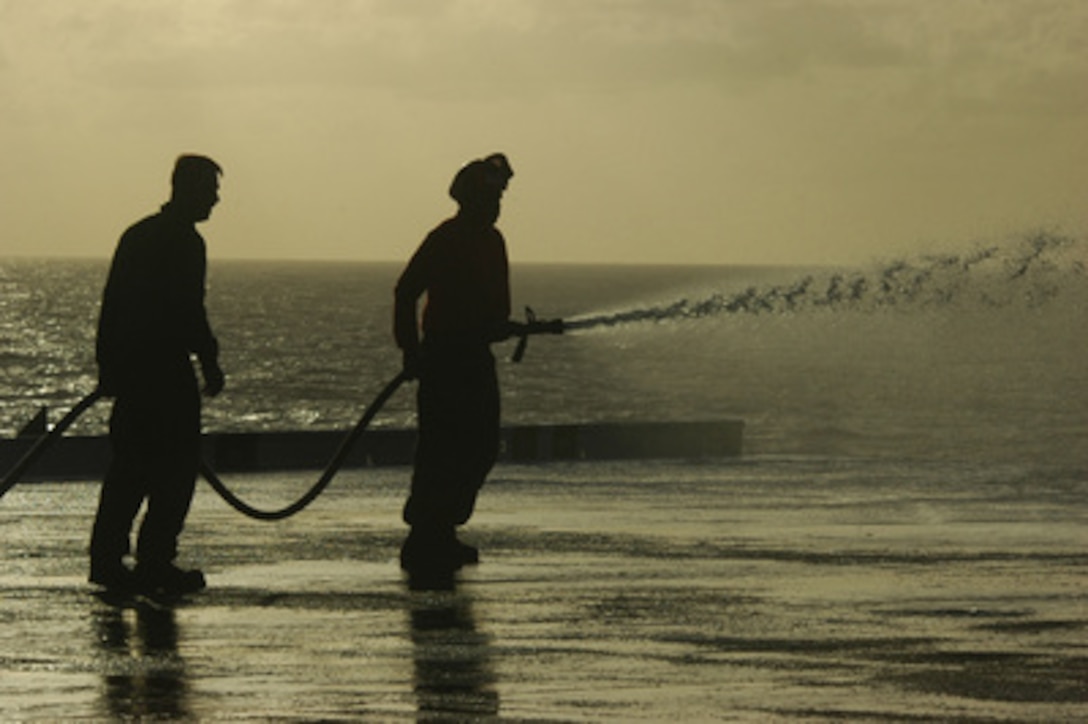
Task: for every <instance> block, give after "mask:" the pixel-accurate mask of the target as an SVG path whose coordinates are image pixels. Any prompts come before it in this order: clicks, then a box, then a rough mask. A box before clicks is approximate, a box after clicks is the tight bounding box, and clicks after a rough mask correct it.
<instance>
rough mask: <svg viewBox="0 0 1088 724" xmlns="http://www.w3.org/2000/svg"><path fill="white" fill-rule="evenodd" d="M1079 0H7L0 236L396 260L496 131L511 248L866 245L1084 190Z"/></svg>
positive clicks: (1033, 223)
mask: <svg viewBox="0 0 1088 724" xmlns="http://www.w3.org/2000/svg"><path fill="white" fill-rule="evenodd" d="M1086 38H1088V2H1085V1H1084V0H1068V1H1066V2H1051V1H1050V0H988V1H984V2H983V1H977V2H976V1H973V0H799V1H796V2H791V1H788V0H782V1H778V0H703V1H699V0H464V1H456V0H451V1H448V2H443V1H441V0H187V1H185V2H182V1H180V0H169V1H163V0H93V1H89V0H0V221H2V224H3V226H2V229H0V234H2V236H0V254H7V253H17V254H34V255H36V254H49V255H57V254H78V255H82V256H95V257H108V256H109V255H110V254H111V253H112V251H113V247H114V245H115V244H116V240H117V237H118V235H119V234H120V232H121V231H122V230H123V229H124V228H125V227H126V226H127V225H128V224H130V223H132V222H133V221H135V220H136V219H138V218H139V217H141V216H143V215H145V214H147V213H150V212H151V211H153V210H155V209H156V208H157V207H158V205H159V204H160V203H161V202H162V201H163V200H164V199H165V197H166V195H167V192H168V175H169V171H170V166H171V164H172V162H173V159H174V157H175V156H176V155H177V154H178V153H180V152H187V151H194V152H202V153H207V154H209V155H211V156H213V157H214V158H216V159H217V160H218V161H219V162H220V163H221V164H222V165H223V166H224V168H225V170H226V176H225V177H224V179H223V188H222V196H223V202H222V204H221V205H220V206H219V207H218V208H217V209H216V212H215V215H214V216H213V217H212V219H211V221H210V222H208V223H207V224H205V225H204V226H203V227H202V231H203V233H204V234H205V236H206V237H207V239H208V240H209V253H210V255H211V257H212V258H213V259H214V258H230V257H272V258H308V259H330V258H333V259H337V258H343V259H381V260H404V259H406V258H407V256H408V255H409V254H410V253H411V252H412V251H413V250H414V249H415V247H416V246H417V245H418V243H419V241H420V240H421V239H422V237H423V235H424V234H425V233H426V232H427V231H428V230H429V229H430V228H431V227H432V226H434V225H435V224H436V223H437V222H438V221H440V220H441V219H442V218H444V217H445V216H447V215H448V214H450V213H451V212H452V211H453V205H452V202H451V201H450V200H449V199H448V198H447V197H446V188H447V185H448V183H449V180H450V178H451V177H452V175H453V173H454V172H455V171H456V169H457V168H458V166H459V165H461V164H462V163H463V162H465V161H467V160H469V159H471V158H473V157H477V156H481V155H484V154H487V153H489V152H492V151H504V152H506V153H507V154H508V156H509V157H510V159H511V162H512V164H513V166H514V169H515V172H516V174H517V175H516V177H515V178H514V180H513V182H512V185H511V188H510V192H509V193H508V196H507V200H506V205H505V209H504V216H503V219H502V221H501V222H500V225H501V226H502V228H503V230H504V231H505V232H506V235H507V239H508V242H509V245H510V253H511V258H512V260H513V261H514V262H515V263H516V262H517V261H559V262H582V261H602V262H619V261H635V262H681V263H689V262H694V263H750V262H775V263H799V262H805V263H810V262H839V261H847V262H864V261H868V260H871V259H877V258H885V257H888V256H895V255H900V254H911V253H916V252H920V251H932V250H936V249H946V248H951V247H955V246H957V245H961V244H966V243H967V242H970V241H971V240H974V239H978V238H982V237H993V236H994V235H1000V234H1004V233H1007V232H1016V231H1018V230H1021V229H1025V228H1037V227H1040V226H1054V225H1058V226H1060V227H1061V228H1064V229H1066V230H1067V231H1072V232H1074V233H1082V232H1083V230H1084V228H1085V226H1086V224H1085V219H1086V201H1088V42H1086V40H1085V39H1086Z"/></svg>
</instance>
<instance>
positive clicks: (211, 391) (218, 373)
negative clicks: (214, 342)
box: [200, 360, 227, 397]
mask: <svg viewBox="0 0 1088 724" xmlns="http://www.w3.org/2000/svg"><path fill="white" fill-rule="evenodd" d="M200 371H201V373H202V374H203V375H204V394H205V395H207V396H208V397H215V396H216V395H218V394H219V393H220V392H222V391H223V387H224V386H225V385H226V384H227V379H226V376H225V375H224V374H223V370H222V368H220V366H219V362H218V361H216V360H210V361H208V362H207V363H204V362H201V365H200Z"/></svg>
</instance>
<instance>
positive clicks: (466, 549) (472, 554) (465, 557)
mask: <svg viewBox="0 0 1088 724" xmlns="http://www.w3.org/2000/svg"><path fill="white" fill-rule="evenodd" d="M454 542H455V543H456V544H457V557H458V558H459V559H460V561H461V564H462V565H465V566H474V565H476V564H477V563H479V562H480V549H479V548H477V547H476V546H470V545H469V544H468V543H465V542H463V541H460V540H457V539H454Z"/></svg>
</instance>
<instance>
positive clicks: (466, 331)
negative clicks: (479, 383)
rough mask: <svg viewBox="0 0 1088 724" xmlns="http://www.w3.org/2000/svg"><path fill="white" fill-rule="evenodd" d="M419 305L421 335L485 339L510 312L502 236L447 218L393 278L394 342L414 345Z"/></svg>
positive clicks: (501, 325) (494, 334) (411, 347)
mask: <svg viewBox="0 0 1088 724" xmlns="http://www.w3.org/2000/svg"><path fill="white" fill-rule="evenodd" d="M424 293H426V295H427V302H426V306H425V307H424V310H423V323H422V328H423V334H424V336H425V337H432V338H436V339H438V338H441V339H446V340H451V341H454V340H462V341H464V342H466V343H471V342H485V343H486V342H490V341H493V340H495V339H497V338H499V337H501V335H502V331H503V329H504V325H505V324H506V322H507V320H508V319H509V317H510V274H509V266H508V262H507V256H506V241H505V240H504V239H503V236H502V234H501V233H500V232H499V230H498V229H496V228H495V227H494V226H492V225H486V226H485V225H480V224H473V223H470V222H468V221H466V220H464V219H462V218H460V217H454V218H452V219H448V220H446V221H444V222H442V223H441V224H439V226H438V227H437V228H435V229H434V230H433V231H431V233H430V234H428V235H427V238H426V239H424V240H423V243H422V244H421V245H420V247H419V249H418V250H417V251H416V253H415V254H414V255H413V256H412V258H411V260H410V261H409V262H408V266H407V267H405V269H404V272H403V273H402V274H401V277H400V279H399V280H398V282H397V286H396V291H395V312H394V324H393V333H394V337H395V338H396V341H397V346H399V347H400V348H401V349H402V350H405V351H409V352H410V351H414V350H415V349H416V348H417V346H418V344H419V333H418V329H417V317H416V304H417V302H418V300H419V298H420V296H422V295H423V294H424Z"/></svg>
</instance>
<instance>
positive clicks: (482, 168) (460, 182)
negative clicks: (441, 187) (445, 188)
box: [450, 153, 514, 223]
mask: <svg viewBox="0 0 1088 724" xmlns="http://www.w3.org/2000/svg"><path fill="white" fill-rule="evenodd" d="M513 176H514V170H513V169H512V168H510V162H509V161H507V160H506V156H504V155H503V154H501V153H493V154H491V155H490V156H488V157H487V158H479V159H476V160H475V161H471V162H469V163H468V164H466V165H465V166H463V167H461V170H460V171H458V172H457V175H456V176H454V177H453V183H451V184H450V196H451V197H453V200H454V201H456V202H457V203H458V204H459V205H460V207H461V214H462V215H463V216H471V217H473V218H475V219H479V220H481V221H485V222H487V223H494V222H495V220H496V219H498V218H499V202H500V200H501V199H502V194H503V191H505V190H506V185H507V184H508V183H509V181H510V179H511V178H512V177H513Z"/></svg>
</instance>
